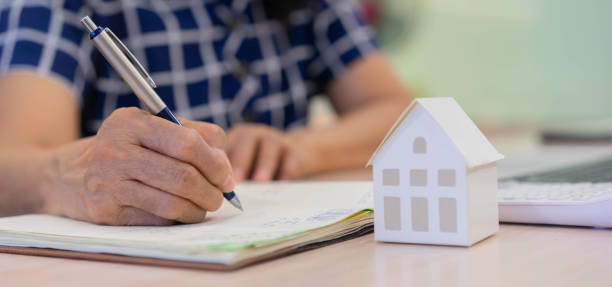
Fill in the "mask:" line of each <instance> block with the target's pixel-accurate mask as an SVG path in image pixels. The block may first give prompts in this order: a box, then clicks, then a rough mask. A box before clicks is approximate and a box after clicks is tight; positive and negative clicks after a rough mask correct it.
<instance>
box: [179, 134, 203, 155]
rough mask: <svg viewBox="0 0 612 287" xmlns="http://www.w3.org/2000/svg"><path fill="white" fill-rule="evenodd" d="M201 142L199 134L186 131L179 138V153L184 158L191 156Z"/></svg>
mask: <svg viewBox="0 0 612 287" xmlns="http://www.w3.org/2000/svg"><path fill="white" fill-rule="evenodd" d="M201 141H202V137H200V134H199V133H198V132H197V131H196V130H194V129H186V131H185V132H184V133H183V136H182V138H181V144H180V146H179V153H180V154H182V155H184V156H191V155H193V154H194V153H195V151H196V149H197V147H198V146H199V144H200V143H201Z"/></svg>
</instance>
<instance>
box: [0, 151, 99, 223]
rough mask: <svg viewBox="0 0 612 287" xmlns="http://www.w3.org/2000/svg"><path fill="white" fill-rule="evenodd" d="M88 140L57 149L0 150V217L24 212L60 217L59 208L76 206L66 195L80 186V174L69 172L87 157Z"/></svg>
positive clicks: (74, 215) (62, 213)
mask: <svg viewBox="0 0 612 287" xmlns="http://www.w3.org/2000/svg"><path fill="white" fill-rule="evenodd" d="M89 141H91V139H82V140H78V141H75V142H71V143H67V144H64V145H61V146H58V147H52V148H51V147H35V146H16V145H15V146H4V147H0V190H1V191H2V192H0V216H11V215H19V214H27V213H51V214H56V215H66V216H71V217H78V215H77V214H64V212H62V211H61V210H66V209H65V208H62V206H61V205H73V204H79V203H77V202H74V201H77V200H80V199H79V198H77V197H75V196H70V194H75V189H77V188H81V187H82V186H83V184H82V181H83V175H82V174H74V172H71V171H73V170H77V169H74V168H71V166H73V165H76V164H78V162H79V161H82V160H83V157H84V156H85V155H86V154H87V144H88V142H89Z"/></svg>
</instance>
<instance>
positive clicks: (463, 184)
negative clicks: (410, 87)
mask: <svg viewBox="0 0 612 287" xmlns="http://www.w3.org/2000/svg"><path fill="white" fill-rule="evenodd" d="M502 158H503V155H501V154H500V153H498V152H497V150H495V148H494V147H493V146H492V145H491V143H489V141H488V140H487V138H486V137H485V136H484V135H483V134H482V132H480V130H479V129H478V128H477V127H476V125H475V124H474V122H472V120H471V119H470V118H469V117H468V116H467V115H466V114H465V112H464V111H463V109H461V107H460V106H459V104H457V102H456V101H455V100H454V99H452V98H423V99H416V100H414V101H413V102H412V104H410V106H408V108H406V110H405V111H404V112H403V113H402V115H401V116H400V117H399V119H398V120H397V121H396V122H395V124H394V125H393V127H392V128H391V130H389V132H388V133H387V135H386V136H385V138H384V140H383V141H382V142H381V143H380V145H379V146H378V148H377V149H376V151H375V152H374V154H373V155H372V157H371V158H370V161H369V162H368V164H367V165H368V166H369V165H373V166H374V167H373V169H372V172H373V180H374V232H375V239H376V240H378V241H389V242H407V243H424V244H443V245H462V246H470V245H472V244H474V243H475V242H478V241H480V240H482V239H484V238H486V237H488V236H490V235H492V234H493V233H495V232H496V231H497V230H498V229H499V224H498V211H497V163H496V162H497V161H498V160H500V159H502Z"/></svg>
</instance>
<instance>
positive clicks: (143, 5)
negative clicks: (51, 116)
mask: <svg viewBox="0 0 612 287" xmlns="http://www.w3.org/2000/svg"><path fill="white" fill-rule="evenodd" d="M287 1H290V0H287ZM0 3H1V4H0V75H1V74H6V73H8V72H12V71H28V72H35V73H37V74H40V75H44V76H47V77H50V78H53V79H56V80H58V81H59V82H60V83H63V84H64V85H65V86H67V87H68V88H69V89H70V90H71V91H73V93H74V95H76V100H77V101H78V102H79V104H80V107H81V111H82V129H83V135H91V134H94V133H95V132H96V131H97V129H98V128H99V126H100V124H101V123H102V121H103V120H104V119H105V118H106V117H107V116H109V115H110V113H111V112H112V111H113V110H114V109H116V108H118V107H125V106H139V102H138V99H137V98H136V96H135V95H134V94H133V93H132V92H131V90H130V89H129V88H128V86H127V85H125V84H124V82H123V81H122V80H121V78H120V77H119V75H118V74H117V73H116V72H115V71H114V70H113V69H112V67H111V66H110V65H109V64H108V63H107V62H106V61H105V60H104V59H103V58H102V56H101V55H100V53H98V52H97V51H95V49H94V48H93V45H92V43H91V41H89V39H88V34H87V33H86V32H85V31H84V30H83V29H82V28H81V25H80V23H79V20H80V19H81V18H82V17H83V16H85V15H90V16H92V19H93V20H94V21H95V22H96V23H97V24H98V25H100V26H102V27H109V28H111V29H112V30H113V31H114V32H115V34H117V36H119V38H121V40H122V41H124V43H125V44H126V45H127V46H128V47H129V48H130V49H131V50H132V52H133V53H134V54H135V55H136V57H137V58H138V59H139V60H140V61H141V63H142V64H143V65H144V66H145V68H146V69H147V70H148V71H149V73H150V74H151V77H152V78H153V79H154V80H155V82H156V83H157V85H158V88H157V89H156V91H157V93H158V94H159V95H160V96H161V98H162V99H163V100H164V102H166V104H167V105H168V107H169V108H170V109H171V110H173V111H175V113H176V114H177V115H179V116H182V117H185V118H189V119H196V120H204V121H210V122H214V123H216V124H218V125H220V126H221V127H223V128H228V127H230V126H231V125H234V124H237V123H241V122H256V123H264V124H268V125H271V126H274V127H277V128H279V129H287V128H291V127H293V126H296V125H301V124H304V123H305V120H306V119H305V118H306V110H307V106H308V105H307V102H308V98H309V97H310V96H312V95H314V94H315V93H319V92H321V91H322V90H323V89H324V88H325V86H326V85H327V84H328V83H329V82H330V81H331V80H333V79H334V78H335V77H337V76H338V75H340V74H341V73H342V72H343V71H344V70H345V69H346V67H347V66H348V65H350V64H351V63H352V62H354V61H355V60H357V59H359V58H361V57H363V56H364V55H366V54H368V53H370V52H372V51H375V50H376V47H375V44H374V39H373V33H372V29H371V28H370V27H369V26H367V25H365V24H364V21H363V20H362V17H361V15H360V14H359V13H358V10H357V9H356V8H355V6H354V5H353V4H351V2H349V1H348V0H313V4H316V5H311V6H308V7H307V8H303V9H299V10H296V11H293V12H292V13H291V14H290V15H289V18H288V21H286V22H285V23H281V21H278V20H274V19H271V18H270V17H268V16H267V15H266V11H265V9H264V8H263V4H262V3H261V1H258V0H151V1H148V0H129V1H128V0H125V1H119V0H57V1H54V0H48V1H43V0H0ZM0 96H2V95H1V93H0Z"/></svg>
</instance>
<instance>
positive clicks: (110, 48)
mask: <svg viewBox="0 0 612 287" xmlns="http://www.w3.org/2000/svg"><path fill="white" fill-rule="evenodd" d="M92 40H93V42H94V45H95V46H96V48H98V50H99V51H100V53H102V55H103V56H104V58H105V59H106V60H107V61H108V62H109V63H110V64H111V66H112V67H113V68H114V69H115V71H117V73H119V75H120V76H121V78H123V80H124V81H125V82H126V83H127V85H128V86H129V87H130V88H131V89H132V91H134V94H136V96H137V97H138V99H140V101H141V102H142V104H143V105H144V106H145V108H147V109H148V110H149V112H150V113H152V114H154V115H156V114H158V113H160V112H161V111H162V110H163V109H164V108H166V105H165V104H164V102H163V101H162V100H161V99H160V98H159V95H157V93H156V92H155V90H153V88H152V87H151V86H150V85H149V83H147V81H146V80H145V79H144V78H143V77H142V76H141V75H140V73H139V72H138V70H136V68H135V67H134V65H133V64H132V62H130V60H129V59H128V58H127V57H126V56H125V54H124V53H123V52H122V51H121V50H120V49H119V48H118V47H117V46H116V45H113V44H112V43H113V40H112V39H111V38H110V36H109V35H108V32H107V31H102V32H101V33H100V34H99V35H98V36H96V37H95V38H93V39H92Z"/></svg>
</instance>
